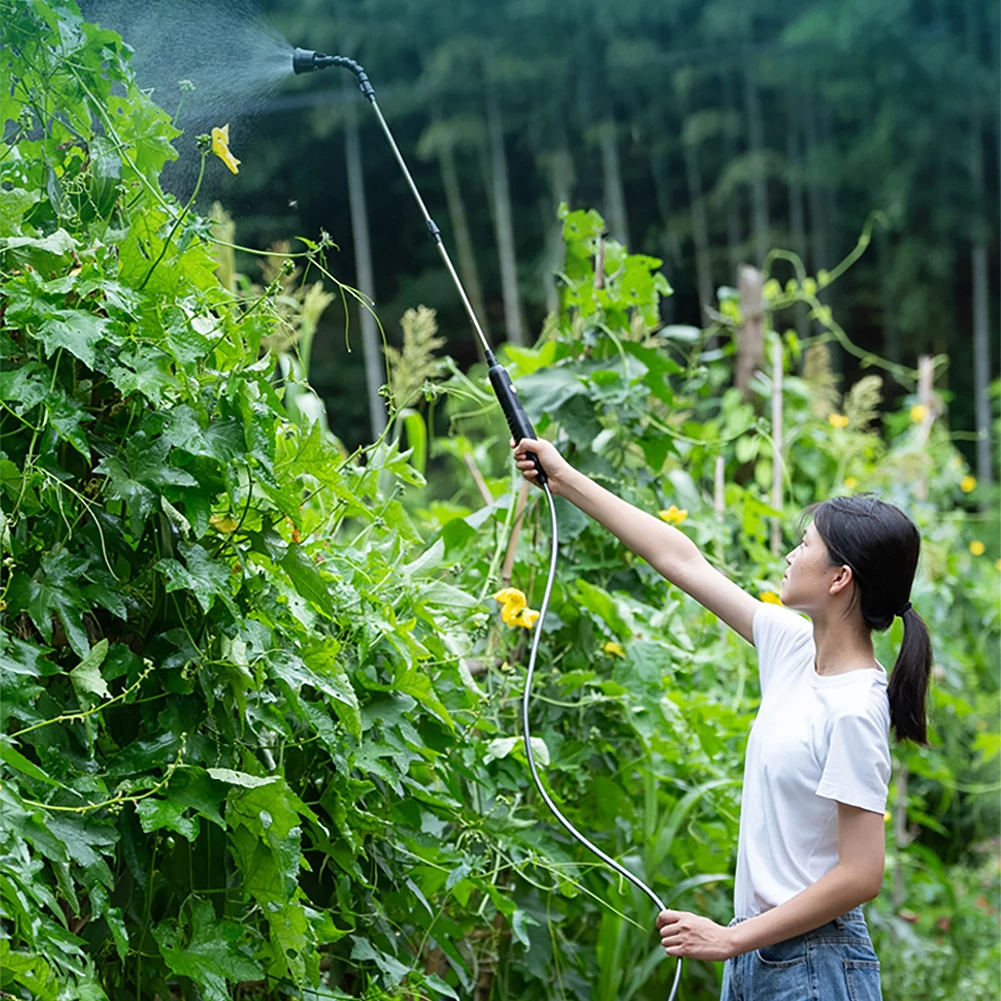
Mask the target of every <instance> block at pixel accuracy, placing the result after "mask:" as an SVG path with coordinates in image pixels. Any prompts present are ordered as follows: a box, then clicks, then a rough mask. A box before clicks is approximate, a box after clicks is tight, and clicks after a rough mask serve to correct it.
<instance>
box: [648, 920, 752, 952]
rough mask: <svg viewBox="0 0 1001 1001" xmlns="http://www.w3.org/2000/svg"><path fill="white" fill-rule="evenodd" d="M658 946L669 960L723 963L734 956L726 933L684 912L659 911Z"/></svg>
mask: <svg viewBox="0 0 1001 1001" xmlns="http://www.w3.org/2000/svg"><path fill="white" fill-rule="evenodd" d="M657 930H658V931H659V932H660V944H661V945H662V946H663V947H664V951H665V952H666V953H667V954H668V955H669V956H684V957H686V958H688V959H708V960H716V961H720V960H724V959H731V958H732V957H733V956H735V955H736V953H735V952H734V950H733V944H732V942H731V938H730V929H729V928H724V927H723V926H722V925H718V924H716V922H715V921H710V920H709V918H702V917H699V915H698V914H691V913H689V912H688V911H661V912H660V914H658V915H657Z"/></svg>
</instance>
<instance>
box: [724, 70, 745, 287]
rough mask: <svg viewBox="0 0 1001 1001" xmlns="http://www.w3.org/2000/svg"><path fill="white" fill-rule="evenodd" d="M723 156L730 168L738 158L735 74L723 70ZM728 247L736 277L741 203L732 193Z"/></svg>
mask: <svg viewBox="0 0 1001 1001" xmlns="http://www.w3.org/2000/svg"><path fill="white" fill-rule="evenodd" d="M722 77H723V112H724V125H723V156H724V158H725V160H726V165H727V166H729V165H730V164H731V163H733V161H734V160H735V159H736V157H737V144H736V143H735V142H734V137H733V122H734V120H735V119H736V118H737V107H736V100H735V98H734V93H733V74H732V73H731V72H730V70H729V69H728V68H726V67H724V69H723V73H722ZM726 246H727V250H728V252H729V259H730V274H732V275H735V274H736V273H737V268H739V267H740V264H741V253H740V202H739V201H738V199H737V194H736V192H731V194H730V197H729V198H727V201H726Z"/></svg>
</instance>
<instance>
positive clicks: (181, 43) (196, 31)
mask: <svg viewBox="0 0 1001 1001" xmlns="http://www.w3.org/2000/svg"><path fill="white" fill-rule="evenodd" d="M80 6H81V8H82V11H83V15H84V17H85V18H86V19H87V20H88V21H92V22H97V23H99V24H100V25H101V26H102V27H105V28H111V29H112V30H114V31H117V32H118V33H119V34H120V35H121V36H122V38H123V39H124V40H125V41H126V42H127V43H128V44H129V45H130V46H131V47H132V48H133V49H134V54H133V56H132V60H131V61H132V66H133V68H134V70H135V74H136V83H137V84H138V85H139V86H140V87H143V88H150V87H151V88H153V95H152V96H153V100H154V101H155V102H156V103H157V104H159V105H160V107H161V108H163V109H164V110H165V111H166V112H167V113H168V114H170V115H171V116H172V117H173V118H174V123H175V124H176V125H177V127H178V128H180V129H182V130H183V132H184V134H185V135H184V136H182V137H181V138H179V139H178V140H176V142H175V145H176V146H177V149H178V151H179V152H180V153H181V160H180V162H178V163H176V164H174V165H173V166H170V167H168V170H167V172H166V174H165V180H166V182H167V185H166V186H167V187H169V188H170V189H171V190H186V189H187V188H188V187H189V186H190V183H191V178H190V177H188V175H189V174H192V173H193V172H194V171H197V166H196V160H195V158H194V157H191V156H185V152H186V147H187V150H190V145H188V144H190V142H191V138H190V137H193V136H195V135H197V134H199V133H202V132H209V131H210V130H211V129H212V128H213V127H214V126H218V124H219V122H230V123H233V125H234V128H237V127H238V123H239V122H241V121H245V120H246V119H248V118H250V117H251V116H253V115H254V114H256V113H258V112H259V111H260V110H261V108H262V106H263V104H264V102H265V101H266V100H267V99H268V98H269V97H270V96H271V95H272V94H274V93H275V91H276V90H277V89H278V88H279V86H280V85H281V83H282V81H283V80H284V79H285V78H286V77H288V76H290V75H291V74H292V46H291V45H290V44H289V43H288V42H287V41H286V40H285V39H284V38H283V37H282V35H281V33H280V32H279V31H278V30H277V29H276V28H275V27H274V26H273V25H272V24H271V23H270V22H268V21H267V20H266V19H265V18H264V16H263V15H262V14H261V12H260V11H259V10H258V9H257V8H256V7H255V6H253V4H252V3H251V2H250V0H156V2H146V3H138V2H136V0H81V4H80ZM223 160H224V161H225V162H226V164H227V166H228V167H229V168H230V170H233V166H232V164H230V162H229V161H227V160H226V158H225V157H223ZM233 162H234V163H237V162H239V161H236V160H235V159H234V161H233ZM233 172H234V173H236V171H235V170H233Z"/></svg>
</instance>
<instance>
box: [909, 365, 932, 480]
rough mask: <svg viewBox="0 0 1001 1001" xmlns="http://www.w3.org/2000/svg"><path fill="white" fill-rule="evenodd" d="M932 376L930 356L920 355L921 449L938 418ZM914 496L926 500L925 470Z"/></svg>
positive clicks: (919, 446) (919, 442)
mask: <svg viewBox="0 0 1001 1001" xmlns="http://www.w3.org/2000/svg"><path fill="white" fill-rule="evenodd" d="M934 374H935V369H934V367H933V363H932V357H931V355H921V356H920V357H919V358H918V402H919V403H920V404H921V405H922V406H923V407H924V408H925V415H924V417H923V418H922V419H921V425H920V427H919V428H918V437H917V445H918V448H922V447H923V446H924V445H925V444H926V443H927V441H928V436H929V435H930V434H931V426H932V424H934V423H935V418H936V417H937V416H938V414H937V413H936V410H935V405H934V400H933V397H932V379H933V377H934ZM914 496H915V497H917V499H918V500H927V499H928V473H927V469H925V470H924V471H923V472H922V473H921V476H920V478H919V479H918V482H917V485H916V486H915V488H914Z"/></svg>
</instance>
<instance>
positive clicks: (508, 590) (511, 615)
mask: <svg viewBox="0 0 1001 1001" xmlns="http://www.w3.org/2000/svg"><path fill="white" fill-rule="evenodd" d="M493 597H494V600H495V601H499V602H501V603H502V607H501V618H502V619H503V620H504V625H506V626H521V627H522V628H523V629H531V628H532V626H534V625H535V620H536V619H538V617H539V613H538V612H536V611H535V610H534V609H531V608H529V607H528V604H527V602H526V600H525V595H524V592H522V591H519V590H518V589H517V588H516V587H505V588H504V589H503V590H502V591H498V592H497V593H496V594H495V595H494V596H493Z"/></svg>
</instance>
